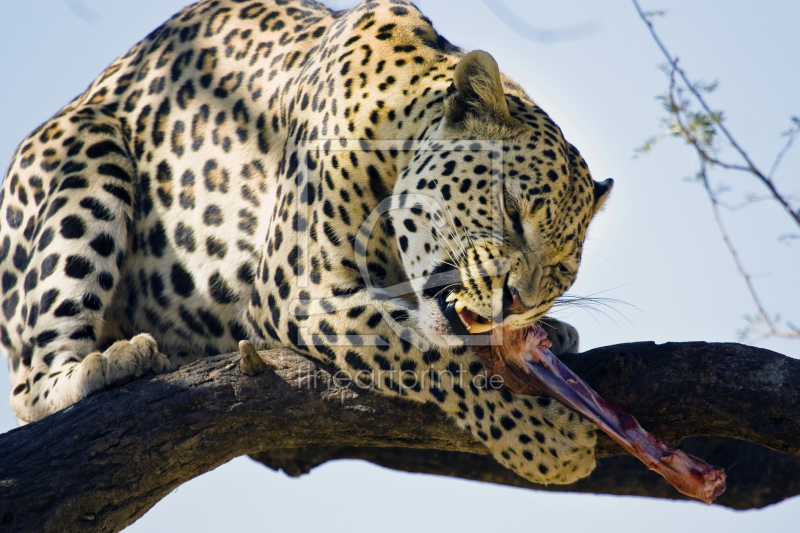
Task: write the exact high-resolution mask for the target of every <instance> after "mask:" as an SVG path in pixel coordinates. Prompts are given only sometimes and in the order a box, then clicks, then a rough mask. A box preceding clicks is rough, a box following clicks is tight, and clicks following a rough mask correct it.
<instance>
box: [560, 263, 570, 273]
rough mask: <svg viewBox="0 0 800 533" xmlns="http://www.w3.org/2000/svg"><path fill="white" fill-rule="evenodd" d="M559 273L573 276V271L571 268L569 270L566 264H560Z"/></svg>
mask: <svg viewBox="0 0 800 533" xmlns="http://www.w3.org/2000/svg"><path fill="white" fill-rule="evenodd" d="M558 271H559V272H560V273H561V274H563V275H564V276H570V275H572V271H571V270H570V269H569V268H567V265H565V264H564V263H559V264H558Z"/></svg>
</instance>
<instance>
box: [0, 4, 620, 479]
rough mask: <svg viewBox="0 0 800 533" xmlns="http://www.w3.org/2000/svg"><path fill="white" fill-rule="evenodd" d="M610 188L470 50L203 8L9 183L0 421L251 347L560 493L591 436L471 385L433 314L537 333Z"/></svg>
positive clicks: (381, 13)
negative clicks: (440, 426)
mask: <svg viewBox="0 0 800 533" xmlns="http://www.w3.org/2000/svg"><path fill="white" fill-rule="evenodd" d="M610 186H611V183H610V181H608V182H604V183H603V184H598V183H595V182H594V181H593V180H592V179H591V177H590V175H589V172H588V169H587V167H586V164H585V162H584V161H583V159H582V158H581V156H580V154H579V153H578V151H577V150H576V149H575V148H574V147H573V146H572V145H570V144H569V143H567V142H566V141H565V140H564V138H563V136H562V134H561V131H560V129H559V128H558V127H557V126H556V125H555V124H554V123H553V122H552V121H551V120H550V118H549V117H548V116H547V115H546V114H545V113H544V112H543V111H542V110H541V109H540V108H539V107H538V106H536V104H534V103H533V101H532V100H531V99H530V98H529V97H528V96H527V95H526V94H525V93H524V91H523V90H522V89H521V88H519V87H518V86H517V85H516V84H514V83H513V82H512V81H511V80H509V79H508V78H506V77H505V76H503V75H502V74H500V72H499V70H498V68H497V65H496V63H495V61H494V59H492V57H491V56H490V55H489V54H486V53H485V52H472V53H470V54H466V53H465V52H464V51H463V50H461V49H459V48H457V47H455V46H453V45H451V44H450V43H449V42H448V41H447V40H446V39H444V38H443V37H442V36H440V35H438V34H437V33H436V31H435V30H434V29H433V27H432V25H431V22H430V21H429V20H428V19H427V18H426V17H425V16H423V15H422V14H421V13H420V12H419V11H418V10H417V9H416V8H415V7H414V6H413V5H412V4H410V3H407V2H405V1H403V0H380V1H366V2H364V3H362V4H361V5H359V6H357V7H355V8H353V9H351V10H349V11H341V12H331V11H330V10H328V9H327V8H325V7H324V6H322V5H320V4H317V3H315V2H312V1H309V0H297V1H294V0H274V1H272V2H267V1H264V2H258V1H251V0H213V1H212V0H204V1H201V2H199V3H197V4H194V5H192V6H189V7H187V8H186V9H184V10H183V11H181V12H180V13H178V14H177V15H175V16H174V17H173V18H172V19H170V20H169V21H168V22H166V23H165V24H164V25H163V26H161V27H160V28H158V29H156V30H155V31H153V32H152V33H151V34H150V35H149V36H147V38H145V39H144V40H143V41H142V42H141V43H139V44H137V45H136V46H134V47H133V48H132V49H131V50H130V52H128V53H127V54H126V55H124V56H123V57H121V58H120V59H118V60H117V61H115V62H114V63H112V64H111V66H110V67H109V68H108V69H106V71H105V72H103V74H102V75H101V76H100V77H99V78H98V79H97V80H96V81H94V82H93V83H92V85H91V86H90V87H89V89H88V90H87V91H86V92H85V93H84V94H82V95H81V96H79V97H78V98H76V99H75V100H74V101H73V102H72V103H70V104H69V105H68V106H67V107H65V108H64V109H63V110H62V111H60V112H59V113H58V114H57V115H56V116H55V117H53V118H52V119H51V120H49V121H48V122H46V123H45V124H43V125H42V126H41V127H39V128H38V129H37V130H36V131H34V132H33V133H32V134H31V135H30V136H29V137H28V138H27V139H25V140H24V141H23V142H22V144H21V146H20V148H19V149H18V151H17V153H16V154H15V156H14V159H13V160H12V162H11V165H10V167H9V170H8V173H7V175H6V178H5V182H4V184H3V191H2V196H0V276H2V317H0V321H1V322H2V323H1V324H0V343H2V345H3V347H4V350H5V352H6V353H7V354H8V356H9V365H10V370H11V378H12V380H13V391H12V396H11V404H12V407H13V408H14V411H15V412H16V414H17V416H18V418H19V420H20V421H21V422H22V423H25V422H31V421H35V420H38V419H41V418H42V417H44V416H46V415H48V414H50V413H52V412H55V411H57V410H59V409H62V408H64V407H66V406H68V405H71V404H72V403H74V402H76V401H78V400H80V399H81V398H84V397H86V396H87V395H89V394H91V393H92V392H94V391H97V390H100V389H103V388H105V387H108V386H110V385H113V384H116V383H121V382H124V381H127V380H130V379H133V378H135V377H137V376H140V375H143V374H145V373H148V372H156V373H158V372H162V371H165V370H167V369H168V368H170V367H172V368H174V367H178V366H181V365H184V364H187V363H189V362H191V361H193V360H195V359H197V358H199V357H203V356H207V355H211V354H218V353H223V352H227V351H231V350H234V349H235V348H236V345H237V342H238V341H240V340H242V339H249V340H251V341H252V342H254V343H256V344H257V345H258V346H260V347H278V346H287V347H290V348H293V349H295V350H298V351H299V352H301V353H304V354H306V355H308V356H310V357H312V358H315V359H317V360H319V361H322V362H323V363H326V364H332V365H335V366H336V367H338V368H340V369H341V370H343V371H348V372H350V373H351V375H353V376H354V379H355V380H356V381H357V382H359V383H361V384H363V385H368V386H370V387H372V388H373V389H374V390H375V391H377V392H378V393H381V394H388V395H396V396H401V397H403V398H407V399H409V400H413V401H419V402H430V403H433V404H435V405H437V406H439V407H440V408H441V409H443V410H444V411H445V412H446V413H448V414H449V415H451V416H452V417H453V418H454V419H455V420H456V421H457V423H458V424H460V425H461V426H462V427H464V428H466V429H467V430H469V431H471V432H472V433H473V434H474V435H475V436H476V438H479V439H481V440H482V441H484V442H485V443H486V446H487V447H488V448H489V450H490V451H491V452H492V453H493V454H494V456H495V457H496V458H497V459H498V460H499V461H500V462H501V463H502V464H504V465H506V466H507V467H509V468H511V469H512V470H514V471H516V472H518V473H519V474H520V475H523V476H525V477H527V478H528V479H530V480H533V481H536V482H543V483H568V482H571V481H574V480H575V479H577V478H580V477H582V476H585V475H587V474H588V473H589V472H590V471H591V470H592V468H593V467H594V456H593V446H594V442H595V435H594V427H593V426H592V425H591V424H589V423H588V422H587V421H585V420H583V419H582V418H580V417H579V416H578V415H576V414H574V413H572V412H571V411H569V410H567V409H566V408H564V407H563V406H561V405H560V404H558V403H556V402H555V401H551V400H549V399H545V398H534V397H526V396H521V395H516V394H512V393H511V392H509V391H507V390H503V389H502V388H499V389H498V388H494V387H493V386H491V385H490V384H489V383H488V382H487V381H486V380H483V381H482V380H481V379H479V378H481V377H485V369H484V367H483V365H482V364H481V362H480V359H479V358H478V357H477V356H476V355H475V352H474V349H473V347H472V346H471V344H470V341H471V340H472V339H475V338H481V337H485V336H475V335H473V336H469V335H467V336H464V335H461V336H459V335H457V334H459V333H464V332H463V331H459V328H460V327H461V326H459V323H458V322H457V321H456V322H454V321H453V320H452V318H453V315H452V314H451V315H449V316H448V313H451V311H450V307H451V306H452V302H460V303H461V305H463V306H465V308H466V309H468V310H469V312H471V313H473V315H470V316H474V317H481V320H482V321H484V322H486V321H488V320H495V321H496V322H497V321H502V320H505V321H506V322H505V325H507V326H509V327H511V328H512V329H513V328H521V327H525V326H528V325H531V324H533V323H534V322H536V321H539V320H541V319H542V318H543V316H544V314H545V313H546V312H547V311H548V309H549V308H550V307H551V306H552V304H553V303H554V301H555V299H556V298H558V297H559V296H560V295H562V294H563V293H564V291H565V290H566V289H567V288H568V287H569V286H570V285H571V284H572V282H573V280H574V278H575V274H576V271H577V268H578V264H579V262H580V257H581V251H582V245H583V241H584V238H585V235H586V230H587V227H588V225H589V222H590V220H591V219H592V217H593V216H594V215H595V213H596V212H597V210H598V209H599V208H600V206H601V205H602V203H603V201H604V199H605V197H606V196H607V194H608V191H609V189H610ZM547 326H548V328H549V331H550V332H551V337H552V338H553V339H554V340H555V341H556V342H557V344H558V343H560V344H561V345H563V349H571V350H575V349H577V334H576V333H575V332H574V329H572V328H571V327H569V326H567V325H564V324H560V323H558V322H555V321H549V322H547ZM561 337H563V339H562V338H561ZM559 339H561V340H560V341H559ZM163 354H166V355H163ZM411 376H413V377H414V379H413V380H412V379H411ZM426 376H427V379H426Z"/></svg>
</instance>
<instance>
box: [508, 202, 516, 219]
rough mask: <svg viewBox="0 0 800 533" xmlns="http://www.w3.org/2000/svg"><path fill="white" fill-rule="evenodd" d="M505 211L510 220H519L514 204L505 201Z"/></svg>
mask: <svg viewBox="0 0 800 533" xmlns="http://www.w3.org/2000/svg"><path fill="white" fill-rule="evenodd" d="M505 209H506V214H507V215H508V216H509V217H510V218H512V219H518V218H519V211H517V205H516V204H515V203H514V202H509V201H506V202H505Z"/></svg>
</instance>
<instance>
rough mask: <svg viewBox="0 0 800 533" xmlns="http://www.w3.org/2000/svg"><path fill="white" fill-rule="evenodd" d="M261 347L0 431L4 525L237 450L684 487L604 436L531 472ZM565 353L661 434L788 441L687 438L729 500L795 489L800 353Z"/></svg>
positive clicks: (110, 524)
mask: <svg viewBox="0 0 800 533" xmlns="http://www.w3.org/2000/svg"><path fill="white" fill-rule="evenodd" d="M261 356H262V357H263V358H264V360H265V361H266V363H267V365H266V370H264V369H263V368H259V366H260V365H258V362H257V361H255V360H254V359H252V358H250V357H248V358H246V359H247V361H246V363H245V364H244V368H240V365H239V361H240V356H239V355H238V354H228V355H222V356H217V357H212V358H207V359H203V360H200V361H198V362H196V363H194V364H192V365H189V366H186V367H182V368H180V369H179V370H177V371H175V372H172V373H170V374H166V375H162V376H156V377H153V378H151V379H143V380H138V381H136V382H133V383H130V384H127V385H125V386H122V387H119V388H116V389H112V390H108V391H104V392H101V393H98V394H95V395H93V396H91V397H89V398H88V399H86V400H84V401H82V402H79V403H78V404H76V405H74V406H72V407H70V408H68V409H66V410H64V411H61V412H59V413H56V414H54V415H51V416H49V417H47V418H46V419H44V420H42V421H40V422H37V423H34V424H30V425H28V426H25V427H22V428H18V429H15V430H13V431H10V432H8V433H6V434H3V435H0V524H2V525H1V526H0V527H2V529H3V531H59V532H60V531H78V530H80V531H119V530H121V529H122V528H124V527H125V526H127V525H129V524H130V523H132V522H134V521H135V520H136V519H137V518H139V517H140V516H142V515H143V514H144V513H145V512H146V511H147V510H148V509H149V508H150V507H152V506H153V505H154V504H155V503H156V502H158V501H159V500H160V499H161V498H163V497H164V496H166V495H167V494H168V493H169V492H170V491H172V490H173V489H175V488H176V487H177V486H179V485H180V484H182V483H185V482H186V481H188V480H190V479H192V478H193V477H195V476H198V475H200V474H202V473H204V472H207V471H209V470H211V469H213V468H215V467H217V466H219V465H221V464H223V463H225V462H227V461H229V460H230V459H232V458H234V457H236V456H239V455H243V454H251V455H254V456H255V457H256V458H257V459H258V460H260V461H262V462H264V463H265V464H267V465H269V466H272V467H280V468H283V469H284V470H286V471H287V472H289V473H290V474H292V475H297V474H299V473H302V472H304V471H308V470H309V469H310V468H311V467H313V466H314V465H317V464H320V463H322V462H325V461H327V460H332V459H337V458H344V457H348V458H362V459H366V460H369V461H372V462H374V463H376V464H382V465H384V466H388V467H389V468H395V469H399V470H406V471H414V472H428V473H437V474H442V475H449V476H455V477H461V478H465V479H479V480H483V481H489V482H493V483H501V484H507V485H513V486H519V487H527V488H533V489H539V490H562V491H582V492H601V493H610V494H639V495H648V496H653V497H666V498H680V497H681V496H680V495H679V494H678V493H677V492H676V491H674V490H673V489H672V488H671V487H669V486H668V485H666V483H664V482H662V481H661V480H660V478H658V477H657V476H655V477H654V475H652V474H650V473H648V472H646V471H645V469H644V467H643V466H641V465H638V466H637V465H636V464H635V463H634V462H633V461H635V460H633V461H631V459H630V458H628V457H627V456H620V457H617V455H619V454H620V453H621V452H622V451H621V449H620V448H619V447H618V446H617V445H616V444H614V443H613V442H612V441H611V440H610V439H607V438H601V439H599V442H598V448H597V452H598V457H600V458H601V459H600V461H599V468H598V471H597V472H596V473H595V474H593V475H592V476H591V477H590V478H589V479H587V480H583V481H580V482H579V483H576V484H574V485H571V486H567V487H554V486H549V487H542V486H537V485H533V484H531V483H527V482H526V481H525V480H523V479H521V478H517V477H516V476H515V475H514V474H512V473H511V472H509V471H506V470H504V469H502V468H501V467H499V466H498V465H497V464H496V463H494V461H493V460H492V459H491V457H489V456H486V455H483V454H484V453H485V449H484V448H483V446H482V445H481V444H480V443H477V442H474V441H473V440H472V438H471V436H470V435H468V434H467V433H465V432H463V431H460V430H458V429H457V428H456V427H455V425H454V424H453V423H452V422H451V421H449V420H447V419H446V417H445V416H443V415H442V414H441V412H439V411H438V410H437V409H435V408H432V407H426V406H424V405H418V404H412V403H408V402H403V401H401V400H398V399H392V398H387V397H382V396H378V395H377V394H372V393H369V392H368V391H364V390H360V389H358V388H357V387H354V386H351V387H350V388H344V389H343V388H340V387H337V384H336V382H335V381H334V380H333V379H332V377H331V374H330V373H329V372H327V371H326V370H325V369H322V368H321V367H320V366H319V365H317V364H315V363H313V362H310V361H309V360H307V359H305V358H303V357H301V356H299V355H297V354H295V353H293V352H290V351H288V350H274V351H270V352H262V353H261ZM562 359H563V360H564V362H565V363H566V364H567V365H569V366H570V367H571V368H572V369H573V370H575V371H576V373H578V374H579V375H580V376H581V377H582V378H583V379H585V380H586V381H587V382H588V383H589V384H590V385H592V386H593V387H594V388H595V389H596V390H597V391H598V392H599V393H600V394H601V395H602V396H603V397H605V398H606V399H608V400H609V401H611V402H613V403H616V404H619V405H622V406H626V407H627V408H628V409H629V410H630V411H632V412H633V413H634V414H635V415H636V416H637V418H638V419H639V421H640V422H641V423H642V425H643V426H645V427H646V428H647V429H648V430H650V431H652V432H653V433H654V434H656V435H657V436H659V437H661V438H662V439H664V440H667V441H673V442H675V441H679V440H680V439H682V438H684V437H686V436H690V435H710V436H717V437H727V438H738V439H745V440H749V441H751V442H754V443H757V444H761V445H763V446H768V447H770V448H772V449H773V450H776V451H777V452H782V453H776V452H771V451H769V450H764V449H760V448H758V447H756V446H755V445H752V444H749V443H741V442H733V443H731V442H727V441H721V440H719V439H695V440H693V441H692V443H691V445H690V446H689V448H688V449H689V451H690V452H691V453H694V454H696V455H701V456H703V457H704V458H705V459H706V460H709V461H711V462H712V463H716V464H719V466H723V467H727V468H730V471H729V474H730V476H729V484H728V486H729V489H728V492H727V493H726V494H725V495H723V496H722V497H721V498H720V499H719V500H718V502H719V503H721V504H723V505H729V506H731V507H735V508H748V507H760V506H763V505H766V504H769V503H773V502H775V501H780V500H781V499H784V498H787V497H790V496H792V495H795V494H797V493H798V492H800V482H798V481H796V480H800V476H799V475H798V473H800V459H798V458H797V457H790V456H787V455H783V454H791V455H794V456H800V361H796V360H793V359H790V358H787V357H784V356H782V355H779V354H776V353H774V352H769V351H767V350H762V349H758V348H752V347H747V346H743V345H738V344H706V343H679V344H675V343H670V344H664V345H658V346H657V345H655V344H653V343H637V344H623V345H617V346H609V347H606V348H600V349H597V350H593V351H591V352H588V353H586V354H580V355H573V356H569V357H563V358H562ZM259 371H260V372H261V373H259ZM251 374H254V375H251ZM315 380H316V381H315ZM265 449H268V451H264V450H265ZM259 452H261V453H259ZM720 454H722V455H720ZM724 454H728V455H724ZM733 463H735V464H734V465H733V467H731V465H732V464H733Z"/></svg>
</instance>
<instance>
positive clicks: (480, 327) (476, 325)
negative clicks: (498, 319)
mask: <svg viewBox="0 0 800 533" xmlns="http://www.w3.org/2000/svg"><path fill="white" fill-rule="evenodd" d="M495 326H497V324H495V323H494V322H491V321H489V322H487V323H486V324H481V323H480V322H473V323H472V328H470V330H469V332H470V333H485V332H487V331H489V330H491V329H494V327H495Z"/></svg>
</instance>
